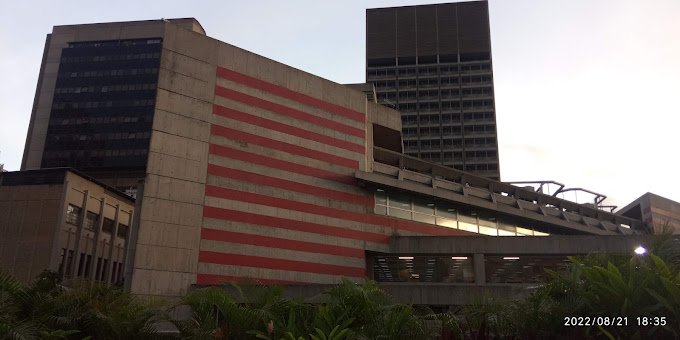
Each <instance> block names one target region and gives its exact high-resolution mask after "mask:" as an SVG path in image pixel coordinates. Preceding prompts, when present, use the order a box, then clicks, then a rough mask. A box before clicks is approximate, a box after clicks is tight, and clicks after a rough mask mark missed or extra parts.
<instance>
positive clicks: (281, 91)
mask: <svg viewBox="0 0 680 340" xmlns="http://www.w3.org/2000/svg"><path fill="white" fill-rule="evenodd" d="M217 76H218V77H220V78H224V79H228V80H231V81H235V82H237V83H241V84H243V85H247V86H250V87H253V88H256V89H258V90H262V91H266V92H269V93H271V94H274V95H277V96H279V97H283V98H287V99H290V100H294V101H296V102H298V103H301V104H305V105H309V106H313V107H316V108H319V109H322V110H324V111H328V112H333V113H335V114H339V115H341V116H343V117H347V118H349V119H353V120H356V121H357V122H365V121H366V115H365V114H363V113H361V112H358V111H354V110H351V109H348V108H346V107H343V106H340V105H336V104H332V103H329V102H327V101H323V100H321V99H317V98H314V97H311V96H308V95H306V94H302V93H299V92H295V91H293V90H290V89H288V88H285V87H283V86H279V85H275V84H272V83H269V82H266V81H264V80H261V79H257V78H254V77H251V76H247V75H245V74H243V73H238V72H235V71H232V70H229V69H226V68H223V67H219V66H218V67H217Z"/></svg>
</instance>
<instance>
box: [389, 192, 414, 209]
mask: <svg viewBox="0 0 680 340" xmlns="http://www.w3.org/2000/svg"><path fill="white" fill-rule="evenodd" d="M390 206H391V207H395V208H400V209H406V210H411V199H410V198H409V197H408V196H407V195H401V194H395V195H390Z"/></svg>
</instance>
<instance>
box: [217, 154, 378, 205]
mask: <svg viewBox="0 0 680 340" xmlns="http://www.w3.org/2000/svg"><path fill="white" fill-rule="evenodd" d="M208 174H211V175H215V176H219V177H225V178H233V179H236V180H239V181H245V182H250V183H254V184H260V185H266V186H270V187H274V188H279V189H284V190H290V191H295V192H300V193H303V194H309V195H314V196H317V197H323V198H328V199H332V200H337V201H343V202H347V203H351V204H358V205H365V206H371V207H372V206H373V200H372V198H369V197H368V196H362V195H355V194H350V193H347V192H342V191H338V190H332V189H326V188H320V187H316V186H313V185H308V184H303V183H299V182H294V181H289V180H285V179H280V178H275V177H269V176H265V175H260V174H256V173H254V172H249V171H242V170H236V169H231V168H226V167H223V166H219V165H215V164H208Z"/></svg>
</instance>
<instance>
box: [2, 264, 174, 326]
mask: <svg viewBox="0 0 680 340" xmlns="http://www.w3.org/2000/svg"><path fill="white" fill-rule="evenodd" d="M164 318H165V313H164V311H163V310H162V309H161V308H160V304H155V303H150V302H145V301H142V300H140V299H139V298H137V297H135V296H134V295H132V294H130V293H127V292H123V291H122V290H120V289H117V288H111V287H107V286H104V285H100V284H95V283H92V282H79V283H76V284H75V285H74V286H73V287H71V288H65V287H63V286H61V282H60V280H59V275H55V273H52V272H43V273H42V274H40V275H39V276H38V278H37V279H36V280H35V282H34V283H33V284H32V285H30V286H28V287H26V286H24V285H22V284H20V283H19V282H18V281H16V280H15V279H13V278H11V277H10V276H9V275H6V274H2V273H0V339H83V338H95V339H141V338H152V337H158V336H157V335H156V334H155V333H156V331H155V329H154V327H153V325H154V323H155V322H157V321H159V320H162V319H164Z"/></svg>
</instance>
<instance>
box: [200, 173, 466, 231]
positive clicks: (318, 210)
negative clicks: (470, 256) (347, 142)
mask: <svg viewBox="0 0 680 340" xmlns="http://www.w3.org/2000/svg"><path fill="white" fill-rule="evenodd" d="M205 194H206V196H212V197H219V198H226V199H230V200H237V201H241V202H248V203H253V204H260V205H266V206H270V207H277V208H282V209H288V210H295V211H301V212H305V213H310V214H315V215H322V216H328V217H334V218H340V219H343V220H350V221H356V222H362V223H368V224H373V225H379V226H385V227H391V228H395V229H403V230H408V231H412V232H416V233H421V234H428V235H438V236H458V235H460V236H464V235H474V234H472V233H468V232H465V231H460V230H457V229H450V228H445V227H439V226H434V225H430V224H425V223H418V222H412V221H407V220H402V219H398V218H389V217H383V216H379V215H374V214H362V213H356V212H351V211H346V210H340V209H335V208H329V207H324V206H320V205H315V204H309V203H303V202H297V201H292V200H286V199H282V198H280V197H271V196H266V195H260V194H255V193H251V192H245V191H238V190H232V189H226V188H220V187H216V186H213V185H206V186H205Z"/></svg>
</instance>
